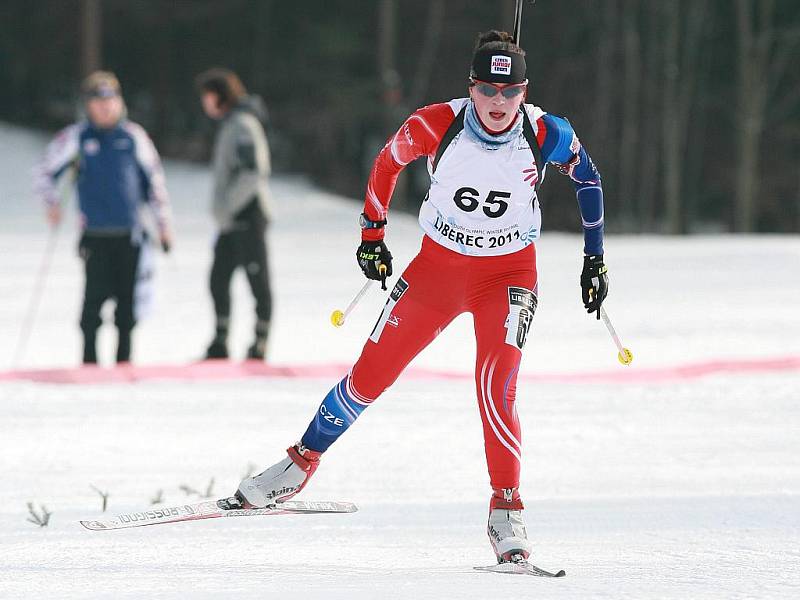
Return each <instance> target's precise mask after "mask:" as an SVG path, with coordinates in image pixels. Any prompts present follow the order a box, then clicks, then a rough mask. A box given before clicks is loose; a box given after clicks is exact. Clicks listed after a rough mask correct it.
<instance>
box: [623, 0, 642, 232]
mask: <svg viewBox="0 0 800 600" xmlns="http://www.w3.org/2000/svg"><path fill="white" fill-rule="evenodd" d="M638 7H639V2H637V1H636V0H624V2H623V4H622V29H623V31H622V45H623V73H624V79H623V84H622V89H623V99H622V118H621V119H620V122H621V127H622V133H621V139H620V144H619V150H620V152H619V181H618V185H617V187H618V189H619V198H620V216H621V217H622V219H624V220H625V221H627V222H629V223H632V222H633V219H634V194H635V189H636V180H635V179H636V171H635V167H636V164H637V160H636V157H637V156H638V150H639V148H638V137H639V127H638V118H639V107H640V106H641V100H640V89H641V74H642V73H641V70H642V69H641V52H642V49H641V40H640V37H639V8H638Z"/></svg>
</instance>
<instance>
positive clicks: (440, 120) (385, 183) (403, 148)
mask: <svg viewBox="0 0 800 600" xmlns="http://www.w3.org/2000/svg"><path fill="white" fill-rule="evenodd" d="M454 118H455V115H454V114H453V109H452V108H450V105H449V104H445V103H443V104H431V105H430V106H424V107H422V108H420V109H419V110H418V111H416V112H415V113H414V114H412V115H411V116H410V117H408V118H407V119H406V120H405V122H404V123H403V124H402V125H401V126H400V129H398V130H397V132H396V133H395V134H394V135H393V136H392V137H390V138H389V140H388V141H387V142H386V145H385V146H384V147H383V149H382V150H381V151H380V153H379V154H378V157H377V158H376V159H375V163H374V164H373V166H372V171H371V172H370V174H369V181H368V182H367V192H366V198H365V200H364V214H365V215H366V217H367V219H369V220H371V221H385V220H386V214H387V212H388V210H389V203H390V202H391V199H392V193H393V192H394V186H395V184H396V183H397V176H398V175H399V174H400V171H402V170H403V169H404V168H405V166H406V165H407V164H408V163H410V162H411V161H413V160H415V159H417V158H419V157H420V156H432V155H434V154H435V153H436V149H437V148H438V147H439V142H440V140H441V139H442V137H443V136H444V134H445V132H447V128H448V127H450V124H451V123H452V122H453V119H454ZM362 239H364V240H381V239H383V229H382V228H379V229H364V230H362Z"/></svg>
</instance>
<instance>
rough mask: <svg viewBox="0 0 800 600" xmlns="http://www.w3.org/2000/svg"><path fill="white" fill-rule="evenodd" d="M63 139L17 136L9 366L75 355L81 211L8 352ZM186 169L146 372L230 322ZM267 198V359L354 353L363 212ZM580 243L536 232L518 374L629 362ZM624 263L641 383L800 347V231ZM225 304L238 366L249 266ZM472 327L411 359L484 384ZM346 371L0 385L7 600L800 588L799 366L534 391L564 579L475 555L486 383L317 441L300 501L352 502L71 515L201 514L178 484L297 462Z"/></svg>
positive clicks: (419, 399) (395, 242) (411, 389)
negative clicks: (590, 279)
mask: <svg viewBox="0 0 800 600" xmlns="http://www.w3.org/2000/svg"><path fill="white" fill-rule="evenodd" d="M44 141H45V138H44V137H42V136H40V135H37V134H31V133H30V132H27V131H24V130H21V129H18V128H14V127H10V126H5V125H0V152H1V153H2V155H3V160H2V161H0V194H1V197H2V207H3V219H2V221H0V274H2V277H0V297H1V298H2V303H0V339H2V340H3V343H2V344H0V370H10V369H12V368H15V367H26V368H33V367H53V366H61V367H69V366H75V365H76V364H77V356H78V351H79V335H78V329H77V324H76V322H77V318H78V311H79V306H80V294H81V285H82V282H81V272H80V264H79V262H78V260H77V258H76V255H75V247H76V241H77V240H76V235H75V225H74V218H72V219H70V221H69V222H67V223H66V224H65V227H64V228H63V230H62V231H61V232H60V234H59V237H58V240H57V249H56V254H55V256H54V260H53V265H52V268H51V271H50V273H49V276H48V278H47V284H46V287H45V294H44V296H43V298H42V301H41V305H40V307H39V310H38V313H37V316H36V319H35V327H34V330H33V334H32V335H31V337H30V340H29V343H28V345H27V348H26V352H25V354H24V356H23V357H21V358H20V359H19V360H17V361H15V356H14V354H15V352H14V350H15V348H16V345H17V337H18V334H19V330H20V324H21V320H22V319H23V317H24V315H25V313H26V310H27V308H28V306H29V303H30V301H31V293H32V290H33V287H34V282H35V279H36V273H37V270H38V269H39V265H40V263H41V260H42V256H43V252H44V248H45V245H46V241H47V235H48V233H47V230H46V228H45V227H44V225H43V221H42V219H41V216H42V215H41V211H40V209H39V207H38V206H37V205H36V204H35V203H34V202H33V201H32V199H31V197H30V196H31V194H30V191H29V189H30V177H29V171H30V168H31V166H32V164H33V162H34V161H35V160H36V159H37V158H38V155H39V154H40V152H41V150H42V147H43V144H44ZM167 174H168V184H169V188H170V191H171V194H172V197H173V201H174V204H175V212H176V222H177V227H178V235H179V237H178V240H177V244H176V247H175V251H174V253H173V254H172V255H171V256H169V257H166V258H162V259H160V273H159V298H158V307H157V312H156V314H154V315H153V317H151V318H150V319H149V320H148V321H145V322H143V323H142V324H141V326H140V327H139V328H138V330H137V337H136V340H135V350H134V356H135V360H136V362H137V363H139V364H180V363H185V362H188V361H191V360H194V359H196V358H198V357H199V356H200V355H201V353H202V350H203V348H204V347H205V344H206V343H207V342H208V339H209V336H210V334H211V328H212V323H211V314H212V311H211V306H210V299H209V298H208V294H207V292H206V279H207V269H208V264H209V261H210V256H211V240H212V231H211V224H210V220H209V218H208V216H207V205H208V200H207V190H208V187H209V181H208V176H207V173H206V171H205V170H204V169H202V168H198V167H196V166H191V165H186V164H178V163H172V164H168V165H167ZM274 187H275V196H276V218H275V223H274V225H273V227H272V230H271V238H270V248H271V252H272V254H271V264H272V267H273V270H274V279H273V281H274V286H275V293H276V314H275V328H274V335H273V337H272V339H271V348H270V355H271V360H272V362H274V363H276V364H292V365H299V364H304V365H307V364H319V365H324V364H329V363H349V362H352V361H353V360H354V359H355V358H356V357H357V355H358V352H359V350H360V347H361V345H362V344H363V341H364V339H365V337H366V335H367V332H368V331H369V329H370V328H371V326H372V324H373V322H374V319H375V318H376V316H377V313H378V311H379V309H380V307H381V306H382V304H383V302H384V301H385V296H383V295H382V294H380V293H378V292H377V291H376V290H373V292H372V293H371V294H370V295H368V296H367V298H366V299H365V301H364V302H363V303H362V305H361V306H360V307H359V309H358V310H357V312H356V313H354V315H353V316H352V319H351V320H350V322H349V323H348V324H347V325H346V326H345V327H344V328H342V329H339V330H337V329H333V328H332V327H331V326H330V325H329V323H328V317H329V314H330V311H331V310H332V309H334V308H343V307H344V306H345V305H346V304H347V302H348V301H349V299H350V297H351V296H352V294H353V293H354V292H355V291H356V290H357V289H358V288H359V287H360V285H361V284H362V278H361V275H360V273H359V272H358V271H357V268H356V266H355V264H354V259H353V253H354V250H355V245H356V243H357V242H356V240H357V225H356V224H355V216H356V215H357V213H358V210H359V209H358V206H357V205H356V204H354V203H352V202H348V201H346V200H343V199H340V198H336V197H333V196H331V195H329V194H325V193H323V192H320V191H319V190H315V189H314V188H312V187H311V186H309V185H308V184H307V183H305V182H304V181H303V180H300V179H294V178H278V179H277V180H276V181H275V186H274ZM545 193H546V190H545ZM549 201H550V202H554V201H564V202H573V201H574V200H572V199H571V198H563V199H555V198H550V199H549ZM544 218H545V225H546V222H547V221H546V219H547V214H546V210H545V214H544ZM576 218H577V216H576ZM607 218H608V219H609V220H613V215H611V214H609V215H608V216H607ZM419 238H420V234H419V232H418V229H417V227H416V224H415V222H414V219H413V218H411V217H406V216H403V215H394V216H393V217H392V222H391V226H390V232H389V236H388V243H389V246H390V248H391V249H392V252H393V253H394V255H395V257H396V265H398V267H400V266H402V265H404V264H406V263H407V262H408V260H409V259H410V258H411V257H412V256H413V254H414V253H415V251H416V250H417V248H418V245H419ZM580 248H581V241H580V237H579V236H575V235H565V234H559V233H547V232H546V233H545V236H544V237H543V239H542V240H541V242H540V243H539V245H538V252H539V270H540V280H541V302H540V306H539V310H538V311H537V315H536V318H535V322H534V325H533V330H532V338H531V340H530V342H529V345H528V347H527V348H526V355H525V358H524V359H523V366H522V371H523V374H525V375H526V376H536V375H547V374H564V375H568V374H570V373H574V374H581V373H585V372H589V371H598V372H620V370H622V369H623V367H621V366H620V365H619V364H618V363H617V361H616V356H615V355H616V351H615V350H614V349H613V346H612V345H611V342H610V340H609V339H608V335H607V333H606V332H605V329H604V328H603V327H602V325H601V324H600V323H598V322H597V321H594V320H593V319H590V318H588V317H587V316H586V315H585V314H584V313H583V310H582V307H581V306H580V302H579V288H578V285H577V281H578V274H579V268H580ZM606 256H607V262H608V264H609V266H610V273H611V277H612V287H611V295H610V296H609V299H608V303H607V308H608V312H609V315H610V316H611V318H612V319H613V321H614V323H615V325H616V326H617V328H618V330H619V332H620V334H621V335H622V336H623V340H624V341H625V342H626V345H628V346H630V348H631V349H632V350H633V352H634V355H635V361H634V364H633V365H632V366H631V367H630V370H631V371H634V372H635V370H636V369H640V370H641V369H654V370H657V369H660V368H662V367H663V368H666V367H670V366H675V365H682V364H687V365H691V364H695V363H702V362H707V361H726V360H734V359H736V360H738V359H743V360H748V359H762V358H772V357H776V358H780V357H797V356H800V316H798V313H797V308H796V300H797V298H798V297H800V281H798V278H797V265H798V264H800V240H799V239H798V237H797V236H792V237H771V236H763V237H755V236H752V237H733V236H717V237H692V238H665V237H650V236H613V235H610V236H608V238H607V244H606ZM398 270H399V268H398ZM234 292H235V294H236V303H235V311H236V312H235V318H236V325H235V331H234V335H233V344H232V346H233V348H234V351H235V352H237V353H238V354H242V353H243V352H244V349H245V348H246V347H247V345H248V344H249V342H250V337H249V336H250V330H251V328H252V316H251V313H252V302H251V300H250V299H249V297H248V294H247V291H246V284H245V282H244V278H243V277H238V278H237V279H236V281H235V289H234ZM470 325H471V323H470V319H469V318H467V317H462V318H460V319H459V320H457V321H456V322H455V323H454V324H453V325H452V326H451V328H450V329H449V330H448V331H447V332H446V333H445V334H444V335H442V336H440V337H439V338H438V339H437V340H436V342H435V343H434V344H433V345H432V346H431V348H429V349H428V350H426V351H425V352H424V353H423V354H422V355H421V356H420V357H418V359H417V361H416V362H415V365H418V366H424V367H428V368H436V369H447V370H450V371H463V372H464V373H468V372H470V371H471V368H472V366H471V362H472V360H473V358H472V355H473V352H474V342H473V341H472V339H471V331H470ZM107 333H108V335H105V336H104V337H103V340H102V346H101V352H104V353H105V354H106V355H110V353H111V349H112V341H113V340H112V336H111V332H107ZM15 362H16V364H15ZM334 381H335V380H332V379H330V378H293V379H288V378H260V379H259V378H248V379H241V380H234V381H204V380H196V381H188V382H187V381H171V380H167V379H165V380H158V381H156V380H152V381H142V382H139V383H136V384H94V385H63V386H58V385H49V384H42V383H31V382H26V381H6V382H3V383H0V474H1V475H2V483H1V484H0V598H21V597H23V596H25V597H34V596H45V595H47V596H49V597H53V598H104V597H109V598H111V597H113V598H142V597H152V598H186V597H190V598H206V597H207V598H211V597H216V598H219V597H223V598H227V597H236V598H255V597H267V598H273V597H278V596H287V595H293V596H294V597H298V598H376V597H381V598H386V599H388V598H489V597H502V598H518V597H538V598H570V599H573V598H796V597H798V596H800V406H799V405H798V389H799V388H800V372H798V370H797V369H787V370H783V371H774V372H770V371H764V372H749V371H748V372H742V373H733V374H718V375H713V376H709V377H704V378H699V379H686V380H681V379H680V378H677V379H676V378H673V379H671V380H669V381H662V380H658V379H657V378H654V379H653V381H647V380H646V379H645V380H642V379H638V380H636V381H635V382H634V381H633V380H632V381H630V382H626V381H625V380H624V379H620V380H616V381H612V382H610V383H597V382H587V383H579V382H578V380H577V379H576V380H575V382H569V381H567V382H562V383H553V382H525V383H523V384H521V385H520V389H519V391H518V397H519V402H518V408H519V412H520V419H521V421H522V424H523V431H524V434H525V444H524V445H525V463H524V465H523V478H522V485H523V489H522V491H523V494H524V497H525V498H526V501H527V507H528V509H527V511H526V514H527V521H528V531H529V535H530V537H531V538H532V539H533V540H534V543H535V562H536V563H538V564H539V565H540V566H542V567H544V568H552V569H558V568H564V569H565V570H566V571H567V577H566V578H565V579H559V580H542V579H537V578H530V577H512V576H503V575H493V574H484V573H477V572H474V571H473V570H472V567H473V566H474V565H482V564H490V563H491V562H492V554H491V550H490V548H489V545H488V542H487V540H486V537H485V533H484V527H485V517H486V503H487V500H488V495H487V489H488V487H487V486H488V483H487V476H486V473H485V466H484V462H483V448H482V439H481V432H480V420H479V416H478V413H477V409H476V407H475V400H474V393H473V391H472V386H471V383H470V382H469V381H468V380H458V379H453V380H424V379H417V378H414V379H406V380H404V379H402V378H401V380H400V381H399V382H398V383H397V384H396V385H395V386H394V387H393V388H392V389H390V390H389V391H388V392H387V393H386V394H385V395H384V397H382V398H381V399H380V400H379V401H378V402H377V403H376V405H375V406H374V407H372V408H370V409H369V410H368V411H366V412H365V413H364V414H363V416H362V417H361V418H360V419H359V423H358V424H356V425H355V426H354V427H353V428H352V429H351V430H350V431H349V432H348V433H347V435H346V436H345V437H344V438H343V439H342V440H341V441H340V442H338V443H337V444H336V445H334V446H333V448H332V449H331V450H330V451H329V452H328V453H327V454H326V456H325V459H324V463H323V465H322V467H321V469H320V470H319V471H318V473H317V475H316V476H315V478H314V480H313V482H312V483H311V484H310V486H309V487H308V489H307V490H306V491H305V492H304V494H303V496H304V497H307V498H309V499H339V500H351V501H355V502H356V503H357V504H358V505H359V507H360V511H359V512H357V513H355V514H350V515H318V516H279V517H264V518H254V519H225V520H214V521H207V522H195V523H188V524H179V525H171V526H156V527H148V528H141V529H133V530H127V531H116V532H89V531H85V530H83V529H82V528H81V527H80V525H78V523H77V521H78V519H80V518H86V517H94V516H97V515H99V514H101V513H100V506H101V500H100V497H99V496H98V494H97V493H96V492H95V491H94V490H93V489H92V488H91V487H90V486H92V485H93V486H96V487H97V488H98V489H100V490H102V491H108V492H109V493H110V499H109V512H110V513H112V514H116V513H118V512H127V511H131V510H137V509H140V508H143V507H147V506H148V505H149V503H150V499H151V498H153V497H154V496H156V494H157V492H158V490H163V497H164V501H165V503H166V504H167V505H168V504H180V503H183V502H184V501H186V500H187V498H188V497H187V495H186V494H185V493H184V492H182V491H181V490H180V489H179V488H180V486H181V485H188V486H191V487H193V488H195V489H198V490H205V489H206V487H207V486H208V485H209V482H210V480H211V479H212V478H213V480H214V481H213V492H214V493H215V494H220V495H224V494H227V493H228V492H229V491H230V490H232V489H234V487H235V486H236V484H237V483H238V480H239V479H240V478H241V476H242V475H243V474H244V473H245V472H246V471H247V470H248V469H249V468H251V467H252V466H255V467H262V466H266V465H268V464H271V463H272V462H274V460H276V459H278V458H280V456H281V454H282V451H283V448H285V447H286V446H287V445H288V444H290V443H292V442H293V441H295V440H296V439H297V438H298V436H299V435H300V434H301V433H302V431H303V430H304V428H305V426H306V424H307V422H308V420H309V419H310V417H311V415H312V413H313V411H314V410H315V408H316V407H317V405H318V403H319V400H320V398H321V397H322V395H323V394H324V393H325V392H326V391H327V390H328V388H329V387H330V386H331V385H332V384H333V383H334ZM27 501H34V502H35V503H36V504H37V506H38V505H39V504H40V503H41V504H44V505H45V506H47V508H48V509H49V510H51V511H52V512H53V516H52V518H51V524H50V526H49V527H47V528H38V527H35V526H34V525H33V524H31V523H28V522H26V516H27V508H26V502H27Z"/></svg>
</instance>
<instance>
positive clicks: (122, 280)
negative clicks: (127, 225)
mask: <svg viewBox="0 0 800 600" xmlns="http://www.w3.org/2000/svg"><path fill="white" fill-rule="evenodd" d="M80 255H81V258H83V261H84V267H85V269H86V290H85V292H84V296H83V311H82V313H81V330H82V331H83V341H84V345H83V362H84V363H96V362H97V348H96V340H97V330H98V328H99V327H100V325H101V324H102V320H101V318H100V309H101V308H102V307H103V304H104V303H105V301H106V300H110V299H113V300H116V302H117V308H116V310H115V312H114V323H115V324H116V326H117V330H118V331H119V342H118V345H117V362H118V363H119V362H128V361H130V358H131V331H132V330H133V327H134V325H136V320H135V318H134V313H133V310H134V308H133V291H134V286H135V283H136V267H137V264H138V262H139V247H138V246H134V245H133V244H132V243H131V235H130V233H129V232H128V233H119V234H97V233H92V232H86V233H84V234H83V237H82V238H81V242H80Z"/></svg>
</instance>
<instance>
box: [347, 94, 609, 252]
mask: <svg viewBox="0 0 800 600" xmlns="http://www.w3.org/2000/svg"><path fill="white" fill-rule="evenodd" d="M467 102H470V100H469V99H468V98H459V99H455V100H451V101H450V102H445V103H441V104H432V105H430V106H425V107H423V108H420V109H419V110H417V111H416V112H415V113H414V114H412V115H411V116H410V117H409V118H408V119H406V121H405V122H404V123H403V125H402V126H401V127H400V129H399V130H398V131H397V133H395V134H394V135H393V136H392V137H391V138H390V139H389V141H388V142H387V143H386V146H384V148H383V150H381V152H380V153H379V154H378V157H377V159H376V160H375V164H374V166H373V168H372V172H371V173H370V176H369V182H368V184H367V192H366V199H365V203H364V213H365V214H366V216H367V217H368V218H369V219H370V220H373V221H379V220H383V219H386V214H387V211H388V208H389V203H390V201H391V197H392V192H393V191H394V187H395V183H396V181H397V176H398V174H399V173H400V171H401V170H402V169H403V168H404V167H405V166H406V165H407V164H408V163H410V162H411V161H413V160H415V159H416V158H419V157H421V156H426V157H427V158H428V161H427V163H428V173H429V174H430V177H431V187H430V190H429V191H428V194H427V197H426V200H425V201H424V202H423V203H422V207H421V208H420V214H419V222H420V225H421V227H422V229H423V230H424V231H425V233H426V235H428V236H429V237H431V238H432V239H433V240H435V241H436V242H438V243H439V244H441V245H443V246H445V247H446V248H449V249H451V250H453V251H455V252H458V253H460V254H465V255H471V256H496V255H503V254H511V253H513V252H517V251H519V250H521V249H522V248H525V247H526V246H527V245H529V244H531V243H532V242H533V241H534V240H535V239H536V238H538V237H539V234H540V228H541V213H540V210H539V202H538V199H537V194H536V189H537V186H536V185H535V184H536V183H537V182H539V180H540V179H543V178H544V171H545V167H546V165H547V163H554V164H555V165H557V166H558V168H559V170H560V171H561V172H562V173H564V174H566V175H568V176H569V177H570V178H571V179H572V180H573V182H574V183H575V187H576V190H577V197H578V204H579V207H580V211H581V215H582V217H583V225H584V234H585V235H584V237H585V242H586V244H585V248H584V250H585V251H586V253H587V254H602V234H603V207H602V190H601V187H600V176H599V173H597V170H596V169H595V167H594V165H593V164H592V161H591V159H590V158H589V157H588V155H587V154H586V151H585V150H584V149H583V148H582V146H581V144H580V142H579V141H578V138H577V136H576V135H575V133H574V131H573V130H572V127H571V126H570V125H569V122H568V121H567V120H566V119H563V118H561V117H556V116H554V115H549V114H547V113H545V112H544V111H543V110H542V109H541V108H539V107H537V106H534V105H532V104H524V105H523V108H524V110H525V111H526V112H527V115H528V118H529V119H530V122H531V125H532V128H533V132H534V135H535V136H536V141H537V142H538V145H539V148H540V149H541V157H542V162H543V163H544V164H541V165H537V164H536V161H535V159H534V153H533V152H532V150H531V148H530V145H529V144H528V142H527V140H526V139H525V136H524V135H523V134H522V133H520V135H519V137H518V138H517V139H516V140H514V141H512V142H509V143H508V144H504V145H503V146H502V147H500V148H499V149H489V148H486V147H485V146H483V145H481V144H480V143H478V142H477V141H476V140H474V139H473V138H472V136H470V135H466V133H465V131H464V130H462V131H460V132H459V133H458V134H456V135H455V137H453V138H452V141H451V142H450V143H449V145H448V147H447V148H446V149H445V150H444V152H443V153H439V154H440V156H439V159H438V162H437V164H436V165H435V168H434V164H433V162H434V158H435V157H436V155H437V150H438V148H439V144H440V142H441V141H442V138H443V137H444V136H445V134H446V132H447V131H448V129H449V128H450V125H451V124H452V123H453V121H454V119H455V118H456V115H458V113H459V112H460V111H461V110H462V108H464V106H465V105H466V103H467ZM518 118H522V115H520V117H518ZM383 235H384V230H383V229H365V230H363V231H362V237H363V239H366V240H377V239H381V238H382V237H383Z"/></svg>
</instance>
